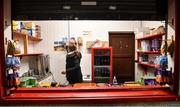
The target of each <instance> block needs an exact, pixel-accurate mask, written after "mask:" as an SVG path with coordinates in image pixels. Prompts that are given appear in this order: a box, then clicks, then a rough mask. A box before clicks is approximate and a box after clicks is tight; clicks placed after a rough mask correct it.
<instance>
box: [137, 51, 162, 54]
mask: <svg viewBox="0 0 180 107" xmlns="http://www.w3.org/2000/svg"><path fill="white" fill-rule="evenodd" d="M137 53H141V54H161V52H160V51H137Z"/></svg>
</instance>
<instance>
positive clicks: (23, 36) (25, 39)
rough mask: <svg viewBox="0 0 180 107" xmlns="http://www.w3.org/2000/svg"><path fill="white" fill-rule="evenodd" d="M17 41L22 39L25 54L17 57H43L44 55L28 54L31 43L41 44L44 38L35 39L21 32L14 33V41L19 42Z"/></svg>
mask: <svg viewBox="0 0 180 107" xmlns="http://www.w3.org/2000/svg"><path fill="white" fill-rule="evenodd" d="M17 39H22V40H23V42H24V44H23V45H24V53H21V54H16V55H15V56H18V57H21V58H22V57H25V56H38V55H42V54H43V53H37V52H35V53H28V49H29V41H35V42H40V41H42V38H37V37H33V36H30V35H27V34H23V33H20V32H15V31H14V32H13V40H17Z"/></svg>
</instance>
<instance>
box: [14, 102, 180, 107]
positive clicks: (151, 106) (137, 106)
mask: <svg viewBox="0 0 180 107" xmlns="http://www.w3.org/2000/svg"><path fill="white" fill-rule="evenodd" d="M52 106H53V107H84V106H88V107H94V106H98V107H107V106H108V107H180V102H156V103H119V104H83V105H75V104H74V105H73V104H71V105H64V104H63V105H44V106H42V105H39V106H38V105H36V106H30V105H29V106H27V107H52ZM13 107H26V105H21V106H13Z"/></svg>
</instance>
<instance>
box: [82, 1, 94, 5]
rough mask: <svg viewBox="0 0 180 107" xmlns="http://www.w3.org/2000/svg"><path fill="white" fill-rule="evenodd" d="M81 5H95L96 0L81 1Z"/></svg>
mask: <svg viewBox="0 0 180 107" xmlns="http://www.w3.org/2000/svg"><path fill="white" fill-rule="evenodd" d="M81 5H89V6H90V5H91V6H95V5H97V2H96V1H82V2H81Z"/></svg>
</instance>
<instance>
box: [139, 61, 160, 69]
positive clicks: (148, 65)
mask: <svg viewBox="0 0 180 107" xmlns="http://www.w3.org/2000/svg"><path fill="white" fill-rule="evenodd" d="M137 64H140V65H143V66H146V67H153V68H155V67H156V66H159V65H157V64H148V63H143V62H137Z"/></svg>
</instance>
